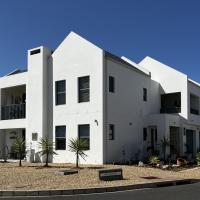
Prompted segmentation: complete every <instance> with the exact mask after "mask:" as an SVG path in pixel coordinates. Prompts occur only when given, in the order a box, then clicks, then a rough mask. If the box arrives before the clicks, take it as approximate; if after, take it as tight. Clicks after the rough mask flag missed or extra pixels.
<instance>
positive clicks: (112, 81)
mask: <svg viewBox="0 0 200 200" xmlns="http://www.w3.org/2000/svg"><path fill="white" fill-rule="evenodd" d="M109 92H113V93H114V92H115V78H114V77H113V76H109Z"/></svg>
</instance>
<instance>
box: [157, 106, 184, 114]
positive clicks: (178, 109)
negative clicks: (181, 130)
mask: <svg viewBox="0 0 200 200" xmlns="http://www.w3.org/2000/svg"><path fill="white" fill-rule="evenodd" d="M180 112H181V107H169V108H161V109H160V113H180Z"/></svg>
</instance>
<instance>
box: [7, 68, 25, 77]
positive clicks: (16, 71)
mask: <svg viewBox="0 0 200 200" xmlns="http://www.w3.org/2000/svg"><path fill="white" fill-rule="evenodd" d="M24 72H27V69H23V70H22V69H15V70H14V71H12V72H10V73H8V74H6V75H5V76H11V75H15V74H20V73H24Z"/></svg>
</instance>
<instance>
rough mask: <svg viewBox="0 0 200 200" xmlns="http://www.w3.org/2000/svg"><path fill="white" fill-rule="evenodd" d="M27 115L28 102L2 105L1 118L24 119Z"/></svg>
mask: <svg viewBox="0 0 200 200" xmlns="http://www.w3.org/2000/svg"><path fill="white" fill-rule="evenodd" d="M25 117H26V104H25V103H22V104H13V105H6V106H2V107H1V120H10V119H22V118H25Z"/></svg>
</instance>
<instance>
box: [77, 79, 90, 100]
mask: <svg viewBox="0 0 200 200" xmlns="http://www.w3.org/2000/svg"><path fill="white" fill-rule="evenodd" d="M82 78H88V88H80V80H81V79H82ZM82 91H83V92H85V91H88V100H86V101H83V100H81V98H80V96H81V95H80V93H81V92H82ZM86 102H90V76H89V75H87V76H81V77H78V103H86Z"/></svg>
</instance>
